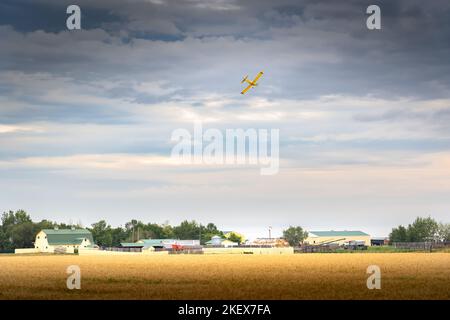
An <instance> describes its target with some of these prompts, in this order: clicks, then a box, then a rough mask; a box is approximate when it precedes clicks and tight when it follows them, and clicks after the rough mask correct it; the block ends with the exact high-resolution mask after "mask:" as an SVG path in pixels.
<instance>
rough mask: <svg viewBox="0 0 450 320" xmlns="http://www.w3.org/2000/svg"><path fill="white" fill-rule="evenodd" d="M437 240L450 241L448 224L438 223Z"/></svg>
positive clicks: (449, 224) (449, 226) (449, 225)
mask: <svg viewBox="0 0 450 320" xmlns="http://www.w3.org/2000/svg"><path fill="white" fill-rule="evenodd" d="M437 236H438V240H440V241H445V242H449V241H450V223H443V222H441V223H439V225H438V231H437Z"/></svg>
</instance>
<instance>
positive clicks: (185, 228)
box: [173, 220, 201, 240]
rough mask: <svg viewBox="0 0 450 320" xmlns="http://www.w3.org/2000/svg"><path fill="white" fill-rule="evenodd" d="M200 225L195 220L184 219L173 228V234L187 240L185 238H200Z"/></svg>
mask: <svg viewBox="0 0 450 320" xmlns="http://www.w3.org/2000/svg"><path fill="white" fill-rule="evenodd" d="M200 231H201V229H200V226H199V225H198V223H197V222H196V221H195V220H192V221H187V220H185V221H183V222H181V223H180V225H178V226H175V227H174V228H173V234H174V236H175V237H176V238H177V239H181V240H185V239H189V240H191V239H199V238H200V236H201V234H200Z"/></svg>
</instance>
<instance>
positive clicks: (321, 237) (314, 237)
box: [304, 230, 370, 246]
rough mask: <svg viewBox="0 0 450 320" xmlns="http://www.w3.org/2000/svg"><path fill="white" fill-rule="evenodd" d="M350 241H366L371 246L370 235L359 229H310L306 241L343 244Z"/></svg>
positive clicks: (314, 243)
mask: <svg viewBox="0 0 450 320" xmlns="http://www.w3.org/2000/svg"><path fill="white" fill-rule="evenodd" d="M349 241H364V244H365V245H366V246H370V235H368V234H367V233H365V232H362V231H359V230H352V231H348V230H343V231H334V230H330V231H308V238H306V239H305V241H304V242H305V243H307V244H312V245H318V244H328V243H333V244H339V245H342V244H344V243H346V242H349Z"/></svg>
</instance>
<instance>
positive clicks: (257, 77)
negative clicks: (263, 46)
mask: <svg viewBox="0 0 450 320" xmlns="http://www.w3.org/2000/svg"><path fill="white" fill-rule="evenodd" d="M263 74H264V72H262V71H261V72H260V73H258V74H257V75H256V77H255V79H253V83H256V81H258V79H259V78H261V76H262V75H263Z"/></svg>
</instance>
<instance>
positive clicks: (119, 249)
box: [100, 247, 142, 252]
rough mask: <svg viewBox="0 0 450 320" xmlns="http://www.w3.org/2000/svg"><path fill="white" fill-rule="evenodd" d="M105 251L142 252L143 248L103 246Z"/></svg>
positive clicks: (102, 248)
mask: <svg viewBox="0 0 450 320" xmlns="http://www.w3.org/2000/svg"><path fill="white" fill-rule="evenodd" d="M100 250H103V251H120V252H142V248H122V247H101V248H100Z"/></svg>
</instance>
